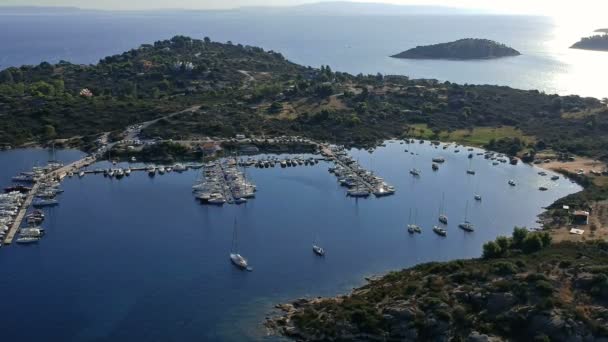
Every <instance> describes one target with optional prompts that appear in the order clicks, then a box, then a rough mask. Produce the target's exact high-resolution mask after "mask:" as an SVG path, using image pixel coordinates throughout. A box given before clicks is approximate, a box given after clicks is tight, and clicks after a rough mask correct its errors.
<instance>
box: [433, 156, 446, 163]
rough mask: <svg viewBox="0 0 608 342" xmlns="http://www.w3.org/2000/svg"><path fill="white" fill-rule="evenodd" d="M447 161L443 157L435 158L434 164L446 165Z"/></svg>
mask: <svg viewBox="0 0 608 342" xmlns="http://www.w3.org/2000/svg"><path fill="white" fill-rule="evenodd" d="M444 162H445V159H444V158H443V157H436V158H433V163H444Z"/></svg>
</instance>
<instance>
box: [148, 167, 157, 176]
mask: <svg viewBox="0 0 608 342" xmlns="http://www.w3.org/2000/svg"><path fill="white" fill-rule="evenodd" d="M146 171H147V172H148V175H149V176H154V175H155V174H156V167H155V166H154V165H150V166H148V167H147V168H146Z"/></svg>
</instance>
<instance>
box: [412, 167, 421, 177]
mask: <svg viewBox="0 0 608 342" xmlns="http://www.w3.org/2000/svg"><path fill="white" fill-rule="evenodd" d="M410 173H411V174H412V175H413V176H420V170H418V169H416V168H413V169H411V170H410Z"/></svg>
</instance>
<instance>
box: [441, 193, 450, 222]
mask: <svg viewBox="0 0 608 342" xmlns="http://www.w3.org/2000/svg"><path fill="white" fill-rule="evenodd" d="M444 204H445V193H443V194H442V195H441V205H440V206H439V222H441V223H443V224H448V216H447V215H446V214H445V208H444Z"/></svg>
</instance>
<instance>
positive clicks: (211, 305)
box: [0, 143, 580, 341]
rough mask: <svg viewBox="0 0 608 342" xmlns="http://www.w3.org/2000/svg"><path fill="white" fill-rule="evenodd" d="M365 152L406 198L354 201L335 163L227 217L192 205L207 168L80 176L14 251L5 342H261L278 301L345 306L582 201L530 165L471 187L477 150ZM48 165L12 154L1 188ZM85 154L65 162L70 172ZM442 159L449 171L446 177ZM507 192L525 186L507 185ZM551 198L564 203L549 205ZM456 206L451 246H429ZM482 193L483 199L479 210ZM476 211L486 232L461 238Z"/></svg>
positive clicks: (360, 154)
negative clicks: (370, 281)
mask: <svg viewBox="0 0 608 342" xmlns="http://www.w3.org/2000/svg"><path fill="white" fill-rule="evenodd" d="M404 148H410V149H414V150H415V151H417V152H418V153H419V154H420V155H419V156H416V157H413V156H411V155H410V154H407V153H404V152H403V149H404ZM461 149H462V148H461ZM352 154H353V155H354V157H355V158H356V159H359V161H360V162H361V163H362V164H364V165H366V166H368V167H369V168H372V169H373V170H374V171H375V172H376V173H377V174H379V175H380V176H382V177H384V178H385V180H387V181H388V182H389V183H391V184H393V185H395V187H396V188H397V194H396V195H395V196H392V197H386V198H382V199H374V198H370V199H364V200H354V199H351V198H347V197H345V190H344V189H343V188H341V187H340V186H339V185H338V184H337V182H336V179H335V177H334V176H333V175H332V174H330V173H328V172H327V167H328V166H329V165H330V164H328V163H325V162H321V163H319V164H318V165H316V166H301V167H296V168H286V169H281V168H279V167H277V168H274V169H256V168H249V169H247V173H248V176H249V177H250V178H251V179H253V181H254V182H255V183H256V184H257V186H258V192H257V197H256V198H255V199H254V200H251V201H250V202H249V203H247V204H246V205H242V206H232V205H225V206H224V207H221V208H218V207H206V206H201V205H200V204H198V203H197V202H196V201H195V199H194V197H193V196H192V194H191V186H192V185H193V183H194V181H195V180H196V178H197V177H198V175H199V170H191V171H187V172H184V173H182V174H177V173H171V174H166V175H163V176H158V175H157V176H156V177H155V178H150V177H148V175H147V174H146V173H144V172H137V173H133V175H132V176H131V177H130V178H126V177H125V178H124V179H122V180H110V179H107V178H104V177H103V176H101V175H96V176H94V175H87V176H86V177H84V178H82V179H79V178H78V177H75V178H66V180H65V181H64V183H63V185H62V187H63V188H64V189H65V193H64V194H62V195H61V197H60V202H61V204H60V205H59V206H58V207H55V208H52V209H46V210H45V211H46V213H47V220H46V221H45V222H44V224H43V226H44V227H45V228H46V231H47V234H46V236H45V237H44V238H43V240H41V241H40V243H39V244H37V245H32V246H20V245H11V246H4V247H3V248H1V249H0V270H1V271H2V276H1V277H0V293H2V304H1V305H0V317H2V320H3V324H2V334H3V340H7V341H51V340H52V341H192V340H199V341H200V340H233V341H241V340H244V339H245V340H248V339H254V340H257V339H262V337H263V335H264V329H263V328H262V325H261V323H262V322H263V320H264V317H265V316H266V315H268V314H269V313H271V312H272V307H273V306H274V305H275V304H276V303H278V302H282V301H287V300H290V299H295V298H298V297H301V296H319V295H334V294H337V293H343V292H347V291H348V290H349V289H350V288H352V287H354V286H357V285H360V284H362V282H363V278H364V277H365V276H367V275H373V274H381V273H383V272H386V271H389V270H393V269H399V268H403V267H407V266H411V265H414V264H416V263H420V262H426V261H432V260H450V259H454V258H470V257H477V256H479V255H480V253H481V245H482V244H483V243H484V242H486V241H488V240H490V239H493V238H495V237H496V236H497V235H501V234H509V233H510V232H511V230H512V228H513V226H514V225H526V226H528V227H534V226H535V223H534V222H535V220H536V215H537V214H539V213H540V212H541V211H542V209H541V207H542V206H546V205H549V204H550V203H551V202H553V201H554V200H555V199H557V198H559V197H562V196H564V195H566V194H569V193H572V192H575V191H578V190H579V189H580V188H579V187H578V186H576V185H574V184H572V183H571V182H569V181H567V180H559V181H558V182H552V181H550V180H549V179H548V177H549V176H547V177H541V176H539V175H537V172H538V171H539V170H538V169H537V168H534V167H531V166H528V165H522V164H520V165H518V166H511V165H504V164H501V165H499V166H492V165H490V163H489V162H488V161H487V160H484V159H482V158H481V157H477V156H476V157H475V158H474V161H473V167H474V168H475V169H476V170H477V174H476V175H475V176H469V175H466V174H465V170H466V169H467V168H468V166H469V160H468V159H467V158H466V155H467V153H465V151H461V152H460V153H454V152H452V149H449V150H446V151H444V150H441V149H439V150H435V149H433V148H432V147H431V146H430V145H418V144H415V145H412V146H409V145H399V144H397V143H393V144H388V145H387V146H386V147H383V148H379V149H378V150H376V151H375V152H374V153H373V155H370V154H369V153H368V152H367V151H352ZM49 155H50V154H49V152H48V151H46V150H32V149H30V150H15V151H6V152H1V153H0V165H1V167H0V184H2V185H6V184H8V183H9V180H10V177H11V176H13V175H14V174H15V173H16V172H18V171H24V170H26V169H28V168H29V167H31V166H33V165H36V164H37V163H36V161H38V163H39V164H42V163H43V162H45V161H46V160H48V159H49ZM80 155H81V153H80V152H77V151H58V159H61V160H64V161H68V160H72V159H75V158H78V157H79V156H80ZM436 155H444V156H445V157H446V159H447V161H446V163H445V164H444V165H442V166H441V169H440V170H439V171H438V172H435V173H433V172H432V171H431V168H430V164H431V163H430V159H431V158H432V157H434V156H436ZM101 164H102V165H105V164H103V163H101ZM413 165H415V166H417V167H418V168H420V169H422V172H423V173H422V176H421V177H420V178H419V179H414V178H412V177H411V175H410V174H409V173H408V170H409V169H410V168H411V167H412V166H413ZM94 167H98V166H94ZM508 179H515V180H517V182H518V186H516V187H514V188H512V187H509V186H508V185H507V180H508ZM540 185H545V186H549V187H550V190H549V191H547V192H540V191H538V190H537V188H538V186H540ZM443 192H445V197H446V207H447V214H448V216H449V218H450V225H449V226H448V237H447V238H441V237H438V236H436V235H435V234H433V233H432V232H431V227H432V225H434V224H436V217H437V212H438V207H439V202H440V200H441V194H442V193H443ZM474 192H478V193H480V194H482V196H483V201H482V202H481V203H476V202H475V201H474V200H473V193H474ZM467 200H468V201H469V202H470V203H469V218H470V220H471V221H472V222H473V223H475V224H476V227H477V230H476V231H475V232H474V233H465V232H463V231H462V230H460V229H458V228H457V224H458V223H459V222H460V221H461V220H462V219H463V218H464V207H465V204H466V201H467ZM410 208H415V209H417V211H418V223H419V224H420V225H421V226H422V227H423V229H424V231H423V233H422V234H420V235H417V236H415V237H412V236H409V235H408V233H407V232H406V229H405V225H406V224H407V221H408V212H409V209H410ZM235 217H236V218H237V219H238V223H239V236H240V246H241V253H242V254H243V255H244V256H245V257H247V258H248V259H249V261H250V263H251V265H252V266H253V267H254V271H253V272H241V271H239V270H237V269H235V267H233V266H232V265H231V264H230V261H229V259H228V253H229V249H230V244H231V237H232V224H233V220H234V218H235ZM314 231H317V232H319V236H320V239H319V240H320V243H321V245H322V246H323V247H324V248H325V249H326V251H327V255H326V257H325V258H323V259H322V258H319V257H316V256H315V255H314V254H313V253H312V250H311V243H312V237H313V232H314Z"/></svg>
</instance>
